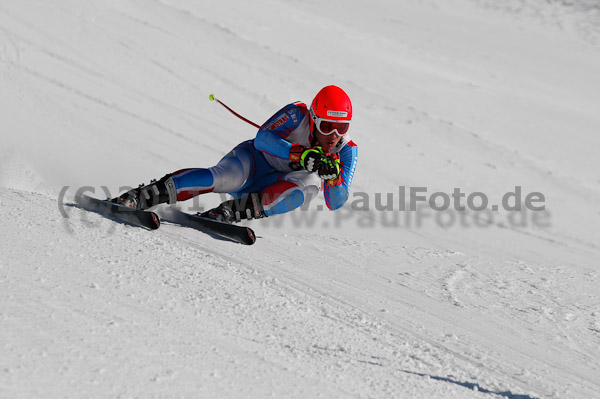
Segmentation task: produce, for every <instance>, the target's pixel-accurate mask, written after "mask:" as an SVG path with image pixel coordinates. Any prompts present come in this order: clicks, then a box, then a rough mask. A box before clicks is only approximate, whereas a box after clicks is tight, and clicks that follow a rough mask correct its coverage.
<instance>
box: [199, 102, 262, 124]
mask: <svg viewBox="0 0 600 399" xmlns="http://www.w3.org/2000/svg"><path fill="white" fill-rule="evenodd" d="M208 99H209V100H210V101H216V102H218V103H219V104H221V105H222V106H223V107H225V108H226V109H227V110H228V111H229V112H231V113H232V114H234V115H235V116H237V117H238V118H240V119H241V120H243V121H244V122H246V123H249V124H251V125H252V126H254V127H255V128H257V129H260V126H259V125H257V124H256V123H254V122H252V121H251V120H248V119H246V118H244V117H243V116H242V115H240V114H238V113H237V112H235V111H234V110H232V109H231V108H229V107H228V106H227V105H225V104H224V103H222V102H221V100H219V99H218V98H217V97H215V95H214V94H211V95H210V96H208Z"/></svg>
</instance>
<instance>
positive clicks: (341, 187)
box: [323, 141, 357, 211]
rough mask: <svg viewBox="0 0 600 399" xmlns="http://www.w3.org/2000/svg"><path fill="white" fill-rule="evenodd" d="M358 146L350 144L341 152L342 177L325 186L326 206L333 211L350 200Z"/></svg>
mask: <svg viewBox="0 0 600 399" xmlns="http://www.w3.org/2000/svg"><path fill="white" fill-rule="evenodd" d="M356 159H357V146H356V144H354V142H352V141H350V142H348V143H347V144H346V145H345V146H344V148H342V150H341V151H340V163H341V165H342V167H341V168H340V176H339V177H338V178H337V179H334V180H327V181H326V182H324V184H323V187H324V189H323V192H324V196H325V204H326V205H327V208H329V209H331V210H332V211H334V210H336V209H338V208H341V207H342V206H343V205H344V204H345V203H346V201H347V200H348V197H349V195H350V194H349V193H350V185H351V184H352V179H353V178H354V170H355V169H356Z"/></svg>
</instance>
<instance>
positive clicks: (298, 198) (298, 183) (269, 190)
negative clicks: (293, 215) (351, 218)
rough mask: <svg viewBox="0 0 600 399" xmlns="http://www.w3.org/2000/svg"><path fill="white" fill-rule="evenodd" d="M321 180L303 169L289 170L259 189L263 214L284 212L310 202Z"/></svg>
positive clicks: (317, 190) (269, 214) (317, 191)
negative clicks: (280, 178) (273, 181)
mask: <svg viewBox="0 0 600 399" xmlns="http://www.w3.org/2000/svg"><path fill="white" fill-rule="evenodd" d="M320 184H321V180H320V179H319V177H318V176H317V175H316V174H314V173H309V172H307V171H304V170H299V171H296V172H290V173H288V174H286V175H284V176H283V178H282V180H279V181H276V182H275V183H272V184H270V185H268V186H267V187H265V188H264V189H262V190H261V192H260V197H261V200H262V205H263V209H264V213H265V216H271V215H277V214H281V213H286V212H289V211H292V210H294V209H296V208H298V207H300V206H301V205H302V204H304V203H305V202H307V203H308V202H310V201H311V200H312V199H313V198H314V197H315V196H316V195H317V194H318V193H319V187H320Z"/></svg>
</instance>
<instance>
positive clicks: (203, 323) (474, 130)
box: [0, 0, 600, 399]
mask: <svg viewBox="0 0 600 399" xmlns="http://www.w3.org/2000/svg"><path fill="white" fill-rule="evenodd" d="M599 27H600V3H598V2H597V1H596V0H586V1H583V0H582V1H579V2H571V1H558V0H519V1H517V0H507V1H503V2H495V1H490V0H455V1H452V2H448V1H442V0H427V1H416V0H414V1H413V0H404V1H401V2H398V1H389V0H388V1H385V0H375V1H369V2H348V1H340V0H332V1H328V2H316V1H312V0H305V1H294V2H283V1H280V2H275V1H268V0H257V1H253V2H234V1H228V0H224V1H220V2H210V3H208V2H199V1H191V0H177V1H175V0H146V1H141V0H120V1H100V0H89V1H85V2H83V1H75V0H37V1H35V0H31V1H16V0H8V1H4V2H2V3H1V4H0V110H1V112H2V113H1V115H2V123H1V127H0V131H1V145H0V220H1V228H0V242H1V243H2V244H1V247H0V287H1V289H0V398H7V399H8V398H136V397H137V398H159V397H160V398H163V397H164V398H216V397H218V398H263V397H268V396H271V397H278V398H281V397H285V398H312V397H324V398H333V397H354V398H384V397H385V398H390V397H402V398H513V399H517V398H518V399H532V398H569V399H571V398H594V397H595V398H600V382H599V381H600V378H599V376H600V360H599V359H600V289H599V288H598V287H599V286H600V276H599V265H598V258H599V256H600V233H599V229H598V227H597V226H598V222H600V211H599V209H598V203H599V201H600V176H599V175H598V171H599V170H600V161H599V160H598V159H599V157H598V148H600V136H599V135H598V128H599V127H600V113H598V105H599V104H600V73H598V71H600V39H599V38H600V35H599V33H600V28H599ZM327 84H337V85H340V86H342V87H343V88H344V89H346V91H347V92H348V93H349V94H350V97H351V98H352V100H353V103H354V107H355V118H354V121H353V126H352V129H351V133H352V136H353V138H354V139H355V141H356V142H357V143H358V145H359V164H358V169H357V172H356V177H355V180H354V183H353V192H355V193H363V194H364V195H367V196H368V198H369V200H370V203H369V210H368V211H366V210H365V209H364V205H365V204H364V203H362V204H359V203H357V202H355V201H356V200H357V198H358V197H353V198H351V202H353V203H354V205H355V208H361V209H357V210H355V211H352V210H351V209H350V206H348V207H346V208H345V209H343V210H340V211H338V212H334V213H331V212H324V211H322V210H320V209H321V208H322V205H323V201H322V199H319V200H316V201H315V202H314V203H313V204H311V206H310V207H309V210H307V211H303V212H294V213H292V214H288V215H285V216H282V217H280V218H269V219H265V220H260V221H254V222H251V223H250V225H251V226H252V227H253V228H254V229H255V230H256V232H257V233H258V235H259V240H258V242H257V243H256V244H255V245H254V246H250V247H247V246H242V245H237V244H233V243H230V242H227V241H222V240H216V239H214V238H213V237H210V236H207V235H205V234H203V233H201V232H198V231H195V230H192V229H189V228H184V227H180V226H178V225H176V224H173V223H169V222H165V223H164V224H163V226H162V227H161V228H160V229H159V230H157V231H154V232H150V231H145V230H143V229H140V228H136V227H132V226H128V225H123V224H119V223H115V222H113V221H111V220H108V219H105V218H103V217H101V216H100V215H97V214H93V213H87V212H84V211H82V210H80V209H77V208H75V207H73V206H70V205H69V202H70V201H71V200H72V196H73V195H74V193H75V191H76V190H77V189H78V188H79V187H84V186H91V187H95V190H96V195H98V196H99V197H101V196H105V194H104V190H107V191H108V192H109V193H112V194H115V193H116V192H118V190H119V187H122V186H131V185H137V184H139V183H141V182H147V181H149V180H150V179H151V178H159V177H161V176H163V175H164V174H165V173H167V172H172V171H174V170H177V169H180V168H185V167H202V166H210V165H212V164H214V163H215V162H217V161H218V159H219V158H220V157H221V156H222V155H223V154H225V153H226V152H228V151H229V150H230V149H231V148H232V147H233V146H234V145H235V144H237V143H238V142H241V141H243V140H245V139H248V138H251V137H252V136H253V135H254V133H255V130H254V129H253V128H252V127H251V126H249V125H246V124H244V123H243V122H241V121H240V120H238V119H236V118H234V117H233V116H231V115H230V114H228V113H227V111H225V110H224V109H222V108H221V107H219V106H218V105H216V104H215V103H211V102H210V101H208V95H209V94H210V93H215V94H216V95H217V97H219V98H220V99H222V100H223V101H225V102H226V103H228V104H229V105H231V106H233V107H234V108H236V109H237V110H238V111H240V112H241V113H242V114H244V115H245V116H247V117H248V118H249V119H251V120H253V121H255V122H257V123H262V122H263V121H264V120H266V119H267V118H268V117H269V116H270V115H271V114H272V113H273V112H275V111H276V110H277V109H279V108H280V107H281V106H282V105H284V104H286V103H289V102H292V101H296V100H303V101H306V102H308V101H310V100H311V99H312V97H313V96H314V94H315V93H316V91H317V90H319V89H320V88H321V87H322V86H324V85H327ZM103 186H104V187H103ZM399 186H406V187H427V188H428V193H429V194H431V193H433V192H436V191H441V192H444V193H448V194H451V193H452V191H453V189H454V188H461V190H462V192H465V193H467V195H468V194H469V193H473V192H483V193H485V194H487V195H488V197H489V198H490V204H493V203H496V204H498V203H499V202H500V200H499V199H500V198H501V197H502V195H503V194H504V193H506V192H509V191H512V190H514V188H515V186H520V187H522V190H523V193H525V194H527V193H531V192H540V193H543V194H544V196H545V200H546V201H545V203H546V211H545V212H531V211H529V212H521V213H517V214H511V213H508V212H505V211H500V212H498V213H495V214H493V215H492V216H493V222H491V223H486V222H485V221H486V220H488V219H486V218H483V222H482V219H481V218H478V216H477V215H476V214H474V213H472V212H467V214H466V215H457V214H456V213H452V212H446V213H434V212H433V211H432V210H431V209H425V210H424V211H423V213H422V214H418V213H417V212H400V211H399V210H398V207H399V205H397V202H399V201H400V197H401V195H400V194H399ZM61 193H62V194H65V195H61ZM376 193H380V194H381V196H382V197H383V198H384V201H385V198H387V193H390V194H391V195H392V196H393V201H392V203H393V204H394V211H387V212H384V211H376V210H375V202H376V201H375V198H376V196H375V194H376ZM63 197H64V198H63ZM219 200H220V199H219V198H218V196H216V195H206V196H203V197H201V198H200V199H199V201H197V202H193V201H189V203H185V204H183V207H184V210H189V211H191V208H192V207H194V206H204V207H206V206H212V205H215V204H217V203H218V202H219ZM349 205H350V204H349ZM319 206H320V207H321V208H320V207H319ZM158 211H159V212H162V213H163V214H165V213H164V212H166V210H165V209H159V210H158ZM63 215H66V216H68V218H65V217H63ZM419 215H421V216H419ZM480 216H481V215H480ZM484 216H485V215H484ZM487 216H488V217H489V216H490V215H489V214H487Z"/></svg>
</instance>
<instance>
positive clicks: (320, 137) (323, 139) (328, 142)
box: [314, 129, 342, 152]
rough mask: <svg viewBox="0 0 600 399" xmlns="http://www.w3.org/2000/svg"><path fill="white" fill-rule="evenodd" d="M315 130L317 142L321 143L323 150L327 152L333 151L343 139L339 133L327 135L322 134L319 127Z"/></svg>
mask: <svg viewBox="0 0 600 399" xmlns="http://www.w3.org/2000/svg"><path fill="white" fill-rule="evenodd" d="M314 132H315V134H316V137H317V142H318V143H319V145H320V146H321V147H322V148H323V151H325V152H331V151H333V149H334V148H335V146H336V145H337V144H338V143H339V142H340V140H341V139H342V137H341V136H338V135H337V134H329V135H327V136H326V135H324V134H322V133H321V132H319V130H318V129H314Z"/></svg>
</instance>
